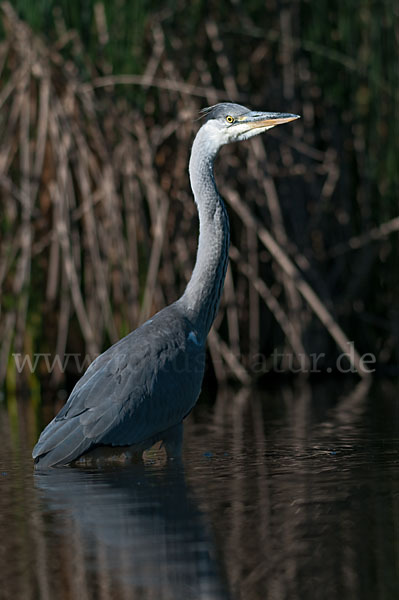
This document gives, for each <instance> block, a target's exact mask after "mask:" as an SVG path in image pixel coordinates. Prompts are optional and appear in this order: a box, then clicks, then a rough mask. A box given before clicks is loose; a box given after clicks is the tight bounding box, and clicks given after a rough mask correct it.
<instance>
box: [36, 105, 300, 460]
mask: <svg viewBox="0 0 399 600" xmlns="http://www.w3.org/2000/svg"><path fill="white" fill-rule="evenodd" d="M207 117H208V118H207V121H206V123H205V124H204V125H203V127H202V128H201V129H200V131H199V132H198V134H197V136H196V138H195V141H194V144H193V149H192V153H191V159H190V180H191V185H192V189H193V192H194V198H195V201H196V204H197V207H198V212H199V219H200V235H199V244H198V252H197V260H196V264H195V268H194V271H193V274H192V277H191V279H190V282H189V283H188V285H187V288H186V290H185V292H184V294H183V296H182V297H181V298H180V299H179V300H177V301H176V302H175V303H173V304H172V305H170V306H168V307H166V308H164V309H163V310H161V311H160V312H159V313H157V314H156V315H155V316H153V317H152V318H151V319H149V320H148V321H147V322H146V323H144V324H143V325H142V326H141V327H139V328H138V329H136V330H135V331H133V332H132V333H130V334H129V335H127V336H126V337H125V338H123V339H122V340H120V341H119V342H117V343H116V344H114V345H113V346H111V347H110V348H109V349H108V350H107V351H106V352H104V353H103V354H101V355H100V356H99V357H98V358H97V359H96V360H95V361H93V363H92V364H91V365H90V367H89V368H88V369H87V371H86V373H85V374H84V375H83V377H82V378H81V379H80V380H79V382H78V383H77V384H76V386H75V387H74V389H73V391H72V393H71V395H70V397H69V399H68V401H67V403H66V404H65V406H64V407H63V408H62V409H61V411H60V412H59V413H58V415H57V416H56V417H55V418H54V419H53V420H52V421H51V423H49V425H48V426H47V427H46V428H45V429H44V431H43V432H42V434H41V436H40V439H39V441H38V443H37V444H36V446H35V448H34V450H33V458H34V459H35V463H36V465H37V466H38V467H50V466H57V465H66V464H69V463H71V462H73V461H75V460H77V459H79V458H80V457H82V456H86V455H88V454H89V453H90V452H95V453H96V455H97V456H99V455H100V454H101V449H102V448H107V447H115V448H124V449H125V448H126V447H128V448H130V449H131V450H132V451H142V450H145V449H146V448H149V447H150V446H152V445H153V444H154V443H155V442H157V441H159V440H162V441H163V442H164V444H165V447H166V451H167V453H168V456H170V457H175V456H179V455H180V453H181V444H182V421H183V419H184V417H185V416H186V415H187V414H188V413H189V412H190V411H191V409H192V408H193V406H194V404H195V403H196V401H197V398H198V396H199V393H200V391H201V384H202V379H203V375H204V365H205V343H206V337H207V334H208V332H209V329H210V327H211V325H212V322H213V320H214V318H215V315H216V312H217V309H218V306H219V301H220V296H221V293H222V289H223V282H224V278H225V274H226V269H227V261H228V246H229V222H228V217H227V213H226V210H225V207H224V204H223V201H222V199H221V198H220V196H219V194H218V192H217V189H216V184H215V180H214V176H213V162H214V158H215V156H216V154H217V151H218V149H219V148H220V146H221V145H223V144H225V143H228V142H229V141H235V140H240V139H246V138H248V137H251V136H252V135H256V134H257V133H261V132H262V131H265V130H266V129H269V128H270V127H273V126H274V125H276V124H278V123H280V122H286V121H290V120H293V119H294V118H296V116H295V115H280V114H275V113H253V112H251V111H249V110H248V109H246V108H245V107H242V106H239V105H236V104H228V103H226V104H221V105H217V106H216V107H212V108H211V109H209V111H208V115H207ZM230 119H233V121H232V122H231V121H230ZM234 124H235V129H234Z"/></svg>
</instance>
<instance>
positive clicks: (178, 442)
mask: <svg viewBox="0 0 399 600" xmlns="http://www.w3.org/2000/svg"><path fill="white" fill-rule="evenodd" d="M163 443H164V446H165V450H166V454H167V455H168V458H181V454H182V450H183V423H178V424H177V425H175V426H174V427H171V428H170V429H168V430H167V431H166V432H165V433H164V435H163Z"/></svg>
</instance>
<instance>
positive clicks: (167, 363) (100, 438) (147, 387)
mask: <svg viewBox="0 0 399 600" xmlns="http://www.w3.org/2000/svg"><path fill="white" fill-rule="evenodd" d="M165 312H166V314H165ZM162 313H164V314H163V315H162V318H160V315H161V313H158V315H156V317H157V318H153V319H152V320H151V321H149V322H147V323H146V324H144V325H143V326H142V327H140V328H139V329H136V330H135V331H134V332H132V333H131V334H129V335H128V336H126V338H123V339H122V340H121V341H120V342H118V343H117V344H115V345H114V346H112V347H111V348H109V350H107V351H106V352H105V353H104V354H102V355H101V356H100V357H98V358H97V359H96V361H94V362H93V363H92V365H91V366H90V367H89V369H88V370H87V371H86V373H85V375H84V376H83V377H82V379H81V380H80V381H79V382H78V384H77V385H76V386H75V388H74V390H73V391H72V393H71V396H70V398H69V399H68V401H67V403H66V405H65V406H64V407H63V409H62V410H61V411H60V412H59V414H58V415H57V416H56V417H55V419H53V421H52V422H51V423H50V424H49V425H48V426H47V427H46V429H45V430H44V431H43V433H42V435H41V436H40V438H39V441H38V443H37V445H36V446H35V448H34V451H33V457H34V458H35V459H36V461H39V462H40V463H41V465H42V466H47V465H48V466H49V465H55V464H67V463H68V462H71V461H72V460H74V459H75V458H77V457H78V456H80V455H81V454H82V453H84V452H86V451H87V450H89V449H90V448H92V447H94V446H96V445H99V444H106V445H121V446H123V445H133V444H139V443H141V442H143V441H144V440H147V439H149V438H151V436H153V435H155V434H158V433H160V432H162V431H165V430H166V429H168V428H170V427H172V426H173V425H175V424H177V423H178V422H180V421H181V420H182V419H183V417H184V416H185V415H186V414H187V413H188V412H189V411H190V410H191V408H192V406H193V405H194V403H195V401H196V399H197V397H198V394H199V391H200V388H201V381H202V375H203V363H204V349H203V347H200V346H199V345H197V344H196V343H193V341H192V338H190V335H188V333H189V328H188V327H187V324H186V323H185V322H184V320H179V319H176V315H173V312H172V311H162Z"/></svg>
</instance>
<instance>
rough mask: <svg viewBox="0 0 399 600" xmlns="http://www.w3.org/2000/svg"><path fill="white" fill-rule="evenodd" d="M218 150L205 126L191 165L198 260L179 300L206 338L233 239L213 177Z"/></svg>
mask: <svg viewBox="0 0 399 600" xmlns="http://www.w3.org/2000/svg"><path fill="white" fill-rule="evenodd" d="M217 150H218V147H213V145H212V140H209V137H208V136H207V131H206V126H203V127H202V128H201V129H200V131H199V132H198V134H197V136H196V138H195V140H194V144H193V148H192V151H191V158H190V167H189V170H190V181H191V187H192V189H193V193H194V198H195V202H196V204H197V208H198V214H199V223H200V232H199V241H198V251H197V259H196V262H195V267H194V271H193V274H192V276H191V279H190V281H189V283H188V285H187V288H186V291H185V292H184V294H183V296H182V298H181V300H180V302H181V303H182V304H183V305H184V307H185V309H186V310H187V311H188V312H189V315H190V319H191V320H192V321H193V323H194V324H195V326H196V327H197V329H198V332H199V333H200V335H201V337H202V338H203V340H204V339H205V337H206V336H207V334H208V332H209V329H210V328H211V325H212V323H213V320H214V318H215V316H216V312H217V309H218V307H219V301H220V297H221V295H222V290H223V283H224V278H225V275H226V269H227V262H228V251H229V241H230V235H229V219H228V216H227V212H226V208H225V206H224V203H223V200H222V199H221V197H220V196H219V194H218V191H217V188H216V183H215V179H214V176H213V162H214V159H215V156H216V153H217Z"/></svg>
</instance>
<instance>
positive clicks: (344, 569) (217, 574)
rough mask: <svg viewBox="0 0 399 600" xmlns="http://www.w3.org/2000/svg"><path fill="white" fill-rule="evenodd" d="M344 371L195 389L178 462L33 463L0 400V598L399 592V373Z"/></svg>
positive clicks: (354, 597) (386, 595) (335, 599)
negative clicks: (394, 378)
mask: <svg viewBox="0 0 399 600" xmlns="http://www.w3.org/2000/svg"><path fill="white" fill-rule="evenodd" d="M343 384H344V382H343V381H342V382H338V383H337V384H334V382H329V384H328V385H326V384H325V383H323V384H322V385H313V386H312V387H311V386H310V385H308V384H307V383H306V382H305V383H303V382H302V383H301V385H299V384H298V385H295V384H294V385H292V386H290V387H288V386H287V387H279V388H278V389H276V390H274V391H271V390H268V391H267V392H266V391H265V392H262V391H257V392H256V391H254V390H251V391H248V390H241V391H238V392H237V391H232V390H225V391H224V392H222V393H221V394H220V395H219V397H218V399H217V402H216V404H215V405H214V406H213V407H212V409H210V408H207V407H206V406H205V405H204V403H202V404H200V405H199V406H198V407H197V409H196V411H195V412H194V414H193V415H192V416H190V418H189V420H188V422H187V426H186V431H185V451H184V463H185V475H184V473H183V471H182V469H181V468H179V467H177V466H175V467H174V468H169V467H163V468H161V467H158V466H156V465H150V466H148V465H147V466H139V465H133V466H131V467H128V468H118V469H114V470H107V471H105V470H104V471H100V470H97V471H95V470H82V469H70V468H66V469H60V470H55V471H50V472H49V473H46V472H43V473H41V472H37V473H36V474H33V472H32V471H33V469H32V461H31V459H30V451H31V448H32V446H33V443H34V440H33V439H29V420H28V419H27V420H26V423H25V424H24V420H21V423H20V427H21V429H20V432H19V442H18V432H17V430H16V429H15V428H14V429H12V428H10V420H8V419H7V415H6V414H5V413H4V412H3V413H2V412H1V411H0V438H1V440H2V444H1V445H0V486H1V489H0V492H1V493H0V561H1V568H0V579H1V580H2V581H1V583H0V597H1V598H2V597H3V596H4V598H17V599H19V598H23V599H24V600H25V599H30V598H32V600H33V599H36V598H40V600H58V599H60V600H76V598H79V599H82V600H86V599H89V598H90V599H91V598H95V599H97V598H99V599H100V600H127V599H133V600H136V599H140V600H149V599H150V598H151V599H154V600H163V599H166V600H169V599H171V600H178V599H179V598H182V599H184V600H193V599H195V598H204V599H212V598H227V597H230V596H229V594H228V592H227V591H226V588H227V589H228V590H229V593H230V595H231V598H234V599H235V600H302V599H305V600H316V599H317V600H318V599H319V598H323V600H358V599H359V600H360V599H361V600H376V599H377V598H383V599H386V600H391V598H392V599H393V598H399V573H398V556H399V545H398V544H399V525H398V523H399V521H398V518H397V516H398V510H399V419H398V417H399V404H398V402H397V398H398V388H397V386H396V385H394V384H392V383H390V382H380V381H377V382H376V383H375V384H374V386H373V388H372V389H371V391H370V390H368V389H367V384H366V383H365V382H361V383H360V384H358V385H357V386H355V387H353V386H352V387H350V386H349V388H348V389H347V390H345V389H344V387H345V386H344V385H343ZM21 414H26V413H25V412H24V413H23V412H22V411H21ZM24 427H25V429H24ZM11 432H13V433H12V434H11ZM185 479H186V480H187V485H186V482H185ZM221 573H223V575H224V578H225V579H226V582H227V583H226V587H224V583H223V581H224V578H223V577H222V576H221ZM4 574H6V577H5V576H4Z"/></svg>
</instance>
